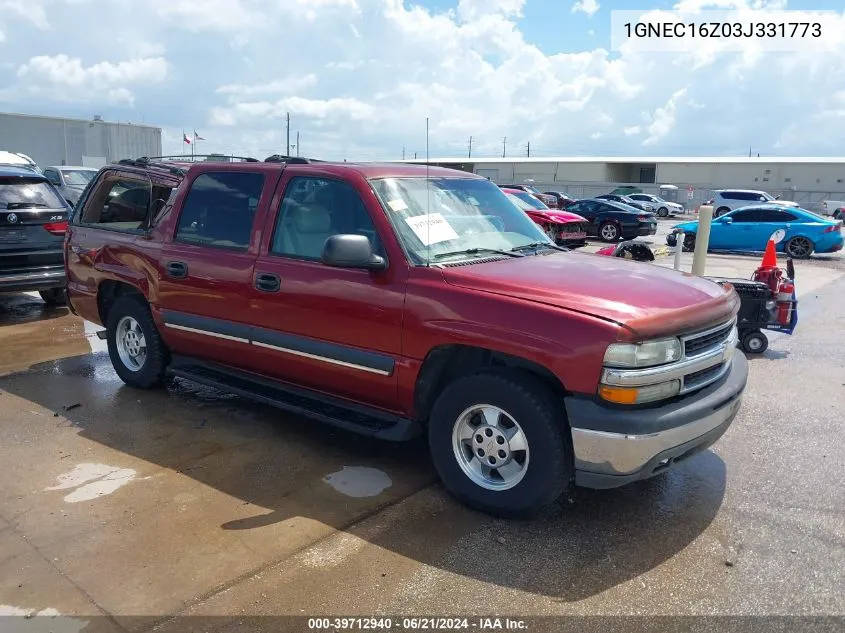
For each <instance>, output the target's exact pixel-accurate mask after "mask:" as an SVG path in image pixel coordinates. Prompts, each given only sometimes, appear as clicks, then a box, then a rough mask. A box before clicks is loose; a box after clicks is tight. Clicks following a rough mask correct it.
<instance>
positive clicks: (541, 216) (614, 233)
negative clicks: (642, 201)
mask: <svg viewBox="0 0 845 633" xmlns="http://www.w3.org/2000/svg"><path fill="white" fill-rule="evenodd" d="M500 187H501V185H500ZM502 190H503V191H504V192H505V193H506V194H507V196H508V197H509V198H510V199H511V201H512V202H513V203H514V204H515V205H516V206H518V207H519V208H520V209H522V210H523V211H525V212H526V213H527V214H528V216H529V217H530V218H531V219H532V220H534V221H535V222H536V223H537V224H539V225H540V226H541V227H542V228H543V230H544V231H545V232H546V234H547V235H548V236H549V237H551V238H552V239H553V240H555V242H556V243H557V244H558V245H560V246H569V247H573V246H574V247H577V246H583V245H585V244H586V243H587V239H586V238H587V237H588V236H591V237H598V238H599V239H601V240H604V241H605V242H615V241H618V240H619V239H630V238H633V237H641V236H646V235H654V234H656V233H657V220H656V218H655V214H654V213H652V212H650V211H644V210H643V209H642V208H641V205H639V203H637V206H634V205H632V204H627V203H624V202H619V201H617V198H624V196H611V195H609V194H608V196H599V197H597V198H589V199H585V200H573V199H569V201H568V202H567V205H566V209H565V210H563V209H551V208H549V207H548V206H547V205H546V204H545V203H543V202H542V201H541V200H540V199H539V198H537V197H536V196H534V195H533V194H530V193H528V192H526V191H524V190H519V189H511V188H507V187H502Z"/></svg>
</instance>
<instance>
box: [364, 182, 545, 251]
mask: <svg viewBox="0 0 845 633" xmlns="http://www.w3.org/2000/svg"><path fill="white" fill-rule="evenodd" d="M371 182H372V185H373V189H374V190H375V192H376V194H377V195H378V196H379V198H380V199H381V202H382V205H383V206H384V208H385V210H386V212H387V214H388V216H389V217H390V219H391V221H392V223H393V226H394V228H395V229H396V234H397V235H398V237H399V239H400V241H401V242H402V245H403V246H404V248H405V251H406V252H407V253H408V256H409V258H410V260H411V262H412V263H413V264H415V265H426V264H428V263H430V262H433V261H438V260H443V261H449V259H450V258H451V257H452V255H447V254H454V257H455V258H461V257H463V258H467V257H483V256H485V255H489V253H490V251H491V250H492V251H497V250H499V251H510V250H511V249H513V248H517V247H520V246H527V245H529V244H536V243H537V242H541V243H543V244H549V246H552V243H551V241H550V240H549V238H548V237H547V236H546V234H545V233H544V232H543V231H542V229H540V227H539V226H538V225H537V224H535V223H534V221H533V220H531V218H529V217H528V216H527V215H526V214H525V213H523V212H522V211H521V210H520V209H518V208H517V207H516V206H515V205H514V204H513V203H512V202H511V201H510V200H509V199H508V196H507V195H506V194H505V193H504V192H503V191H502V190H501V189H499V187H497V186H496V185H494V184H493V183H491V182H490V181H488V180H481V179H476V178H431V179H426V178H378V179H373V180H372V181H371ZM474 250H475V251H477V252H471V253H467V252H465V251H474ZM438 255H439V256H440V257H438Z"/></svg>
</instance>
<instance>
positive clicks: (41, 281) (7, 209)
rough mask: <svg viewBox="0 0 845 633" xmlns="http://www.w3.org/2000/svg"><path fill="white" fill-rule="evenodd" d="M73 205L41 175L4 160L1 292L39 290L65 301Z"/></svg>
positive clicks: (55, 301)
mask: <svg viewBox="0 0 845 633" xmlns="http://www.w3.org/2000/svg"><path fill="white" fill-rule="evenodd" d="M70 210H71V209H70V205H68V203H67V201H66V200H65V199H64V198H62V196H61V195H59V192H58V191H56V188H55V187H53V185H51V184H50V183H49V182H48V181H47V178H45V177H44V176H43V175H42V174H39V173H37V172H36V171H33V170H31V169H27V168H25V167H17V166H6V165H0V292H28V291H32V290H37V291H38V292H39V294H40V295H41V298H42V299H43V300H44V301H45V302H46V303H47V304H49V305H60V304H63V303H64V302H65V265H64V255H63V243H64V236H65V231H66V230H67V222H68V214H69V213H70Z"/></svg>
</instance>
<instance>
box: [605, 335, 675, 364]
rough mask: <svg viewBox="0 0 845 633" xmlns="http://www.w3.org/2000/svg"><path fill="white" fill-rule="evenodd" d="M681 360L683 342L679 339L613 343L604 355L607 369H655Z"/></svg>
mask: <svg viewBox="0 0 845 633" xmlns="http://www.w3.org/2000/svg"><path fill="white" fill-rule="evenodd" d="M680 358H681V341H679V340H678V339H677V338H667V339H660V340H656V341H646V342H645V343H638V344H633V343H613V344H612V345H610V346H608V348H607V351H606V352H605V353H604V364H605V366H607V367H625V368H638V367H654V366H655V365H663V364H664V363H672V362H674V361H676V360H680Z"/></svg>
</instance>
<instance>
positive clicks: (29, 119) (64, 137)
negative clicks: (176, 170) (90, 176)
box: [0, 112, 161, 167]
mask: <svg viewBox="0 0 845 633" xmlns="http://www.w3.org/2000/svg"><path fill="white" fill-rule="evenodd" d="M0 150H5V151H9V152H19V153H22V154H26V155H27V156H30V157H31V158H32V159H33V160H34V161H35V162H36V163H38V165H40V166H42V167H43V166H46V165H84V166H86V167H102V166H103V165H105V164H107V163H110V162H113V161H116V160H120V159H122V158H138V157H139V156H161V128H157V127H152V126H149V125H139V124H136V123H112V122H108V121H103V120H102V118H101V117H99V116H94V118H93V119H91V120H84V119H63V118H57V117H46V116H35V115H30V114H12V113H3V112H0Z"/></svg>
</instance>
